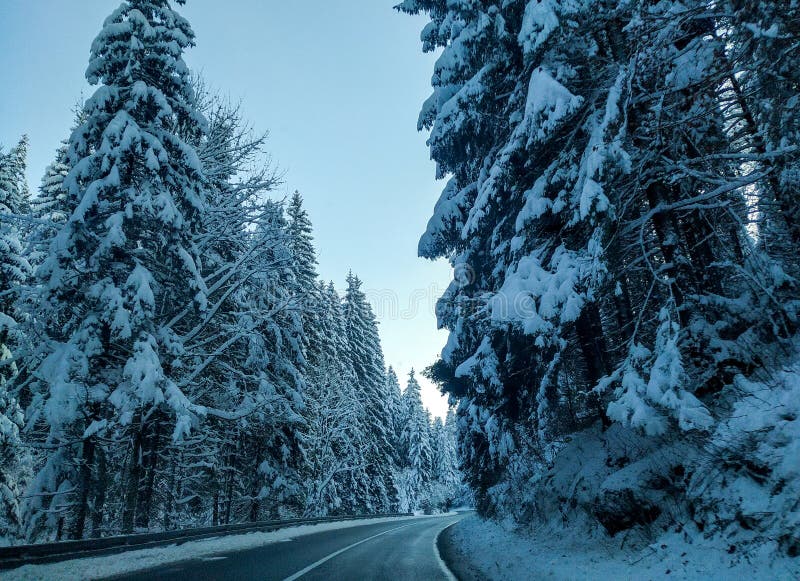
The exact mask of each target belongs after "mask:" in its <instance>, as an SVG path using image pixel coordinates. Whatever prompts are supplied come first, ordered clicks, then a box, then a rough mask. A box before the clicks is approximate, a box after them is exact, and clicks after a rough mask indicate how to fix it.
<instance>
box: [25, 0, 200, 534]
mask: <svg viewBox="0 0 800 581" xmlns="http://www.w3.org/2000/svg"><path fill="white" fill-rule="evenodd" d="M193 39H194V34H193V32H192V30H191V28H190V27H189V25H188V23H187V22H186V21H185V20H184V19H183V18H181V17H180V16H179V15H178V14H177V13H176V12H175V11H174V10H173V9H172V8H171V7H170V5H169V3H168V2H167V0H131V1H129V2H124V3H123V4H122V5H121V6H120V7H119V8H118V9H117V10H116V11H114V13H112V15H111V16H110V17H109V18H108V19H107V20H106V22H105V23H104V27H103V29H102V31H101V32H100V34H99V35H98V36H97V38H96V39H95V41H94V43H93V44H92V50H91V60H90V63H89V67H88V69H87V74H86V76H87V79H88V80H89V82H90V83H93V84H97V83H102V87H101V88H99V89H98V90H97V91H96V92H95V94H94V95H93V96H92V97H91V98H90V99H89V100H88V101H87V103H86V106H85V116H86V119H85V122H84V123H83V124H82V125H80V126H79V127H77V128H76V129H75V130H74V131H73V133H72V135H71V137H70V140H69V150H68V153H67V163H68V165H69V173H68V175H67V177H66V180H65V183H64V187H65V188H66V190H67V195H68V198H69V200H70V206H71V207H73V208H74V209H73V211H72V213H71V215H70V217H69V219H68V220H67V222H66V223H65V224H64V226H63V227H62V228H61V229H60V231H59V233H58V235H57V236H56V238H55V239H54V241H53V242H52V244H51V247H50V253H49V256H48V258H47V260H46V261H45V262H44V264H43V266H42V268H41V269H40V283H41V288H42V296H41V299H40V303H39V309H40V310H39V313H37V314H38V315H39V316H40V318H41V319H42V320H46V321H49V322H50V323H49V324H48V326H47V329H46V333H47V335H48V337H49V341H48V342H47V343H46V344H45V345H44V348H45V350H46V351H47V355H46V358H45V360H44V362H43V363H42V364H41V365H40V367H39V369H38V371H37V373H36V377H37V379H38V384H36V385H34V389H35V391H36V393H37V394H38V395H37V396H36V397H35V401H36V402H37V404H36V406H37V409H36V411H35V412H34V413H35V415H36V416H37V417H42V418H45V417H46V418H47V420H48V424H49V426H48V427H49V434H48V436H47V441H48V443H49V444H50V445H53V446H60V447H62V449H63V450H64V456H66V458H64V457H62V455H54V456H52V457H51V458H49V459H48V462H47V464H46V465H45V466H44V467H43V468H42V471H41V473H40V476H39V477H38V479H37V482H36V484H37V486H36V487H35V488H34V490H33V491H32V492H33V496H32V497H31V498H32V500H31V501H30V502H29V503H28V514H27V518H28V522H29V526H31V527H32V528H31V529H29V530H30V532H31V534H36V531H35V530H34V529H35V528H36V527H35V521H37V519H38V513H39V512H41V510H42V509H43V508H44V504H43V503H46V502H47V500H46V499H47V498H48V495H51V494H54V493H56V492H57V491H58V490H62V489H63V487H64V484H65V483H66V482H67V481H70V482H71V484H72V488H73V492H72V493H71V494H70V506H69V510H64V511H63V515H62V516H63V517H66V519H67V523H68V527H69V530H68V534H69V536H70V537H71V538H81V537H83V536H84V533H85V529H86V523H87V517H88V516H89V511H90V510H92V511H95V512H96V511H102V510H103V507H102V506H100V502H99V499H101V498H102V497H103V494H102V493H101V492H100V491H99V490H98V489H97V486H96V484H97V482H98V465H97V461H98V454H97V447H98V445H99V440H98V435H99V434H103V433H107V431H108V430H110V429H113V430H120V432H121V433H123V434H125V438H126V439H127V441H128V445H129V457H128V458H129V459H128V461H127V462H126V464H127V473H126V474H125V475H124V477H123V481H124V482H123V484H122V486H123V489H124V493H123V496H124V502H123V508H122V517H121V518H122V529H123V530H124V531H128V532H129V531H131V530H132V529H133V526H134V516H135V512H136V501H137V496H138V486H139V480H140V476H141V471H142V465H141V454H140V452H141V449H142V437H143V434H144V433H145V431H146V430H147V423H148V421H149V419H150V418H152V417H153V414H154V412H156V411H160V410H163V411H164V413H166V414H167V415H169V416H170V417H171V418H172V425H173V429H172V437H173V438H175V439H176V440H179V439H180V438H182V437H184V436H186V435H188V434H189V432H190V430H191V427H192V426H193V425H195V424H196V421H197V420H196V418H197V410H195V409H194V408H193V404H192V402H190V401H189V400H188V399H187V398H186V396H185V395H184V393H183V392H182V391H181V390H180V389H179V388H178V385H177V381H176V379H177V378H176V376H175V362H176V361H177V359H178V358H179V357H180V355H181V350H182V347H181V343H182V341H181V337H180V336H179V334H178V332H176V329H174V328H171V327H170V326H169V324H168V323H169V317H168V316H165V314H166V313H168V312H169V310H170V308H171V307H172V306H173V305H174V302H175V301H176V298H178V297H182V296H185V295H186V292H187V290H188V291H189V293H191V295H193V296H194V300H195V302H196V305H197V308H198V309H204V308H205V307H206V297H205V292H206V289H205V285H204V282H203V280H202V278H201V277H200V274H199V265H200V264H201V260H200V256H199V255H198V254H197V251H196V248H195V247H194V246H193V244H192V242H193V235H194V233H195V232H196V231H197V230H198V228H199V226H200V224H201V220H202V215H203V212H204V209H205V207H204V206H205V199H204V190H203V186H204V176H203V173H202V167H201V164H200V161H199V159H198V156H197V152H196V150H195V149H194V148H193V147H191V146H190V145H188V144H187V142H186V141H185V140H184V139H182V138H181V137H180V135H183V136H186V135H191V136H199V135H201V134H202V133H203V131H204V128H205V120H204V119H203V117H202V116H201V115H200V114H199V112H198V111H197V109H196V106H195V102H194V96H193V93H192V91H191V87H190V84H189V78H188V70H187V68H186V65H185V64H184V62H183V60H182V53H183V51H184V50H185V49H186V48H188V47H190V46H192V45H193V42H194V40H193ZM70 456H71V457H70ZM65 464H66V465H65ZM68 465H74V466H77V468H76V470H74V471H73V470H71V469H70V468H69V467H68ZM93 521H95V519H94V518H93Z"/></svg>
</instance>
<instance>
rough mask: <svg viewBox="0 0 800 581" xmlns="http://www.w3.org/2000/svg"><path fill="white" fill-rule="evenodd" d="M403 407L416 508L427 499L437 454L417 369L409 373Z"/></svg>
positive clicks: (405, 444)
mask: <svg viewBox="0 0 800 581" xmlns="http://www.w3.org/2000/svg"><path fill="white" fill-rule="evenodd" d="M403 408H404V410H403V411H404V416H403V419H404V422H405V423H404V426H403V431H402V434H401V442H402V444H401V446H402V449H403V451H404V452H405V454H406V460H407V462H408V468H409V469H410V475H411V479H410V483H411V486H412V494H413V498H414V499H415V500H416V502H415V504H414V506H413V507H412V508H414V509H416V508H418V507H419V505H420V502H421V501H422V500H424V498H425V495H426V493H427V490H426V489H427V487H428V484H429V483H430V482H431V480H433V468H434V465H433V460H434V458H433V452H432V450H431V437H430V422H429V417H428V412H427V410H426V409H425V408H424V407H423V406H422V398H421V395H420V385H419V382H418V381H417V378H416V377H415V375H414V370H413V369H412V370H411V372H410V373H409V374H408V383H407V384H406V389H405V391H403Z"/></svg>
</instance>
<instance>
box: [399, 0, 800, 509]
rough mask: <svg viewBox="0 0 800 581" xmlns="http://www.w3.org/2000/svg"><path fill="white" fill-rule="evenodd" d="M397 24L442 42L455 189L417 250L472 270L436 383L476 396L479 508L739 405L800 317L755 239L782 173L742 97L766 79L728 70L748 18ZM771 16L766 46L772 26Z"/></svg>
mask: <svg viewBox="0 0 800 581" xmlns="http://www.w3.org/2000/svg"><path fill="white" fill-rule="evenodd" d="M728 4H730V3H728ZM738 4H741V3H738ZM398 8H399V9H401V10H403V11H406V12H410V13H421V12H425V13H427V14H428V15H429V16H430V18H431V22H430V23H429V24H428V25H427V26H426V27H425V29H424V31H423V35H422V36H423V48H424V50H427V51H432V50H435V49H436V48H437V47H440V48H441V49H442V50H443V53H442V56H441V57H440V58H439V59H438V61H437V64H436V67H435V71H434V76H433V85H434V93H433V95H432V96H431V98H430V99H429V100H428V101H427V102H426V104H425V105H424V107H423V111H422V114H421V117H420V128H424V129H429V130H430V131H431V134H430V139H429V144H430V148H431V155H432V157H433V158H434V159H435V160H436V162H437V167H438V174H439V176H440V177H445V176H448V177H449V181H448V184H447V186H446V187H445V189H444V191H443V193H442V196H441V198H440V200H439V202H438V203H437V205H436V208H435V209H434V215H433V217H432V218H431V220H430V222H429V224H428V229H427V231H426V233H425V234H424V235H423V237H422V239H421V241H420V248H419V251H420V255H421V256H424V257H428V258H437V257H448V258H450V259H451V261H452V263H453V266H454V269H455V273H456V277H455V280H454V281H453V283H452V284H451V286H450V288H449V289H448V291H447V292H446V293H445V295H444V296H443V298H442V300H441V301H440V302H439V307H438V314H439V321H440V325H442V326H444V327H446V328H448V329H449V330H450V331H451V334H450V338H449V340H448V343H447V345H446V347H445V349H444V351H443V357H442V361H440V362H439V363H437V364H436V365H434V367H433V368H432V375H433V377H434V378H435V379H436V380H437V381H438V382H440V383H442V384H443V385H444V386H445V388H446V390H447V391H448V392H449V393H451V394H452V395H454V396H456V397H457V398H459V400H460V404H459V409H458V414H459V426H460V429H461V437H460V442H461V450H462V452H463V456H464V461H465V466H466V469H467V477H468V479H469V481H470V483H471V484H472V486H473V487H474V488H475V490H476V492H477V501H478V506H479V508H480V509H481V510H483V511H484V512H487V513H492V512H494V511H498V512H501V513H502V512H503V511H509V512H512V511H514V510H515V506H514V503H515V502H516V499H517V496H515V495H514V494H513V493H512V494H508V495H506V494H504V491H513V490H516V489H518V488H519V487H520V486H522V483H524V482H526V481H527V480H528V478H529V477H531V476H533V474H529V473H526V471H536V470H542V469H546V468H547V467H548V465H549V462H550V461H551V460H552V458H553V457H554V453H556V452H557V451H558V449H559V447H560V446H561V444H560V443H559V441H558V436H559V435H560V434H564V433H571V432H576V431H578V430H581V429H583V428H585V427H588V426H590V425H592V424H593V423H595V421H597V420H599V421H602V425H603V426H608V421H609V419H614V420H618V421H619V422H621V423H623V424H625V425H626V426H630V427H634V428H636V429H637V430H642V431H644V432H646V433H648V434H651V435H658V436H659V437H661V438H666V440H669V439H670V438H677V439H680V437H681V434H683V433H685V432H686V431H692V432H694V434H696V435H701V434H703V433H704V432H705V431H706V430H708V429H710V428H711V427H712V426H713V425H714V422H715V417H714V413H715V411H724V409H725V408H724V406H723V407H721V408H719V409H718V410H715V409H714V406H716V405H717V403H718V401H719V397H720V392H721V391H723V389H724V387H725V386H726V385H728V384H729V383H730V381H731V379H732V378H733V377H734V375H736V374H738V373H751V372H752V371H753V370H755V369H757V368H759V367H760V366H761V365H763V364H764V363H765V361H764V360H763V359H760V357H759V356H755V357H754V354H756V353H762V354H763V353H771V352H773V351H774V350H772V349H770V345H771V344H772V343H774V342H776V340H777V341H780V340H781V337H788V336H789V335H790V334H791V332H792V329H793V328H794V320H795V318H796V316H795V314H794V313H795V312H796V311H795V309H796V304H795V302H794V297H796V292H794V291H793V290H792V283H791V280H790V279H789V278H788V277H787V276H785V274H784V271H783V270H782V269H781V267H780V265H778V264H776V262H775V261H773V260H771V257H770V256H769V253H765V252H763V251H762V250H760V249H758V248H755V247H754V245H753V244H752V239H751V232H750V231H748V226H747V221H748V219H749V216H750V214H751V211H750V210H751V209H752V208H753V206H752V204H751V205H750V206H749V207H748V203H747V197H750V196H751V194H752V192H753V191H757V190H759V189H761V188H763V187H765V186H767V185H768V181H769V179H770V174H772V173H774V172H773V171H772V170H770V169H769V165H768V164H764V163H763V162H765V161H766V159H768V158H769V157H770V156H771V155H772V154H771V153H769V152H767V150H766V149H763V148H762V152H759V151H758V149H757V140H756V139H755V136H756V135H758V134H759V133H762V129H761V128H758V127H757V126H756V129H755V130H752V131H749V136H748V131H747V128H746V127H745V125H747V119H746V117H747V115H746V107H744V106H743V103H742V102H740V101H741V98H740V97H741V96H745V95H749V94H750V93H749V92H748V91H744V92H743V93H741V95H739V96H737V90H736V88H735V85H736V81H740V80H743V79H746V78H747V74H740V71H743V70H757V69H758V68H760V67H759V66H744V67H742V66H738V65H737V64H733V65H731V63H732V62H733V63H737V62H740V61H741V60H742V59H741V58H734V59H729V58H726V55H727V54H730V50H731V47H733V48H734V49H735V48H736V43H735V42H733V43H732V42H731V38H733V37H732V36H731V34H734V33H732V32H731V31H732V30H733V31H738V33H739V34H742V33H743V32H744V31H746V30H747V31H750V33H751V34H752V33H753V30H754V28H753V26H752V22H751V21H750V20H749V18H750V17H747V18H748V19H747V20H743V21H742V22H740V23H738V25H733V26H729V21H728V20H727V19H728V18H729V17H728V16H727V15H726V11H724V10H723V11H719V10H716V8H717V3H708V2H703V1H702V0H698V1H696V2H683V1H682V2H677V1H676V2H671V1H665V2H658V3H655V4H653V3H628V2H614V1H611V2H604V1H601V2H555V1H552V2H549V1H547V2H546V1H542V2H538V1H534V0H516V1H515V0H511V1H504V2H499V1H498V2H485V3H474V2H443V1H439V0H406V1H405V2H403V3H402V4H401V5H400V6H399V7H398ZM769 10H771V8H767V11H769ZM721 14H722V15H721ZM773 16H774V15H773ZM753 18H754V19H755V20H757V21H759V22H761V24H756V25H755V30H756V31H757V33H758V34H756V36H758V37H759V42H760V43H762V44H764V45H768V44H769V43H770V42H772V41H771V40H769V39H770V38H771V36H772V35H763V34H761V32H760V31H764V30H767V29H768V28H769V27H770V26H771V23H772V22H774V21H775V19H774V18H772V17H770V18H765V17H763V15H762V16H758V15H756V16H754V17H753ZM737 26H738V28H737ZM777 26H778V27H780V26H782V23H780V22H779V23H778V25H777ZM787 30H788V28H787ZM734 36H735V34H734ZM762 37H764V38H762ZM790 37H791V35H789V36H788V37H787V41H788V42H789V43H791V39H790ZM765 50H766V49H765ZM746 52H747V54H748V57H747V58H750V55H752V54H756V53H757V52H758V51H746ZM740 56H741V55H740ZM773 56H775V54H773ZM761 62H762V64H763V65H764V66H766V61H761ZM781 62H783V65H786V64H787V62H786V61H781ZM756 77H757V74H756V75H753V76H751V77H750V78H751V79H755V78H756ZM787 78H788V77H787ZM781 82H783V81H781ZM778 84H780V83H778ZM754 86H757V82H756V84H755V85H754ZM790 86H791V82H789V83H788V84H787V83H784V84H783V91H784V93H783V95H784V97H788V96H789V94H790V93H791V89H788V88H789V87H790ZM783 102H786V103H787V106H788V109H791V107H793V106H794V105H793V101H792V100H791V98H790V99H789V100H788V101H786V100H784V101H783ZM745 104H746V103H745ZM762 104H763V103H762ZM766 109H769V105H768V104H767V107H766V108H765V110H766ZM770 110H771V111H776V109H775V108H774V107H773V108H771V109H770ZM781 114H784V113H781ZM773 127H777V124H774V125H773ZM775 134H776V135H777V131H776V132H775ZM791 151H793V150H791V149H789V150H780V149H778V150H777V151H776V152H775V153H776V154H777V156H778V157H780V158H782V159H783V160H784V161H786V162H789V163H790V164H791V161H792V157H791V155H789V154H790V152H791ZM753 162H757V163H761V164H762V168H760V169H755V171H754V164H753ZM764 167H767V168H768V171H767V172H764V171H761V170H763V168H764ZM787 175H788V176H789V177H791V175H793V174H792V173H791V172H789V173H788V174H787ZM753 188H755V190H753ZM772 189H773V191H777V188H772ZM779 206H780V204H778V205H777V207H779ZM772 207H773V208H775V207H776V205H775V204H773V205H772ZM781 212H784V211H783V210H779V212H778V213H781ZM784 221H785V220H784ZM784 230H785V228H784ZM784 254H786V253H784ZM759 289H761V290H759ZM779 290H780V291H781V292H777V291H779ZM783 297H789V298H790V299H791V300H788V301H787V300H783ZM612 386H613V388H614V389H613V390H611V389H609V388H610V387H612ZM609 404H610V405H609ZM607 406H608V407H607ZM606 411H607V413H608V416H610V418H609V417H606ZM512 464H513V467H512ZM511 468H513V474H512V471H511V470H510V469H511ZM512 478H516V479H517V480H514V481H513V482H512V481H511V479H512ZM498 484H502V486H496V485H498ZM515 487H516V488H515ZM490 490H494V491H495V492H489V491H490ZM502 498H505V500H501V499H502ZM496 502H499V503H500V504H501V505H498V504H496ZM503 502H506V503H508V504H506V505H505V506H502V503H503ZM531 502H536V501H535V499H532V500H531ZM600 504H602V502H601V503H600ZM598 506H599V505H598Z"/></svg>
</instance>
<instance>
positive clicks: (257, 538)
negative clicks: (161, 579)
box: [0, 517, 412, 581]
mask: <svg viewBox="0 0 800 581" xmlns="http://www.w3.org/2000/svg"><path fill="white" fill-rule="evenodd" d="M409 518H412V517H389V518H371V519H362V520H350V521H339V522H332V523H322V524H317V525H303V526H297V527H289V528H285V529H281V530H278V531H272V532H268V533H247V534H243V535H231V536H228V537H214V538H210V539H204V540H201V541H190V542H188V543H185V544H183V545H179V546H177V545H169V546H166V547H158V548H153V549H142V550H138V551H129V552H126V553H121V554H117V555H106V556H102V557H90V558H86V559H73V560H71V561H64V562H61V563H49V564H44V565H25V566H24V567H20V568H18V569H14V570H11V571H3V572H2V574H0V577H2V579H3V581H22V580H25V581H29V580H33V579H37V580H38V579H58V580H59V581H68V580H72V579H75V580H79V579H80V580H82V579H100V578H103V577H110V576H112V575H119V574H121V573H130V572H133V571H142V570H144V569H150V568H152V567H157V566H159V565H164V564H167V563H176V562H179V561H185V560H188V559H202V558H206V557H208V558H213V556H214V555H216V554H219V553H224V552H227V551H237V550H245V549H252V548H255V547H260V546H263V545H266V544H269V543H280V542H286V541H290V540H291V539H294V538H296V537H301V536H303V535H310V534H312V533H320V532H323V531H330V530H335V529H343V528H348V527H351V526H354V525H362V524H363V525H367V524H377V523H382V522H390V521H398V520H407V519H409Z"/></svg>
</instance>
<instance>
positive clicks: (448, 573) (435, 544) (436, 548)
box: [433, 519, 461, 581]
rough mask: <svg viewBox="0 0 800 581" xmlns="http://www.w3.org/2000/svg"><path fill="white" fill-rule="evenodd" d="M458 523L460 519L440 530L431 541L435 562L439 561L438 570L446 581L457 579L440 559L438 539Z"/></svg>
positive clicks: (455, 580)
mask: <svg viewBox="0 0 800 581" xmlns="http://www.w3.org/2000/svg"><path fill="white" fill-rule="evenodd" d="M459 522H461V520H460V519H459V520H457V521H456V522H454V523H450V524H449V525H447V526H446V527H444V528H443V529H442V530H440V531H439V533H438V534H437V535H436V538H435V539H433V548H434V551H435V553H436V560H437V561H439V568H440V569H441V570H442V571H443V572H444V574H445V575H446V576H447V579H448V581H458V577H456V575H455V573H453V571H452V569H450V567H448V566H447V563H446V562H445V560H444V559H443V558H442V552H441V551H440V550H439V537H441V536H442V533H444V531H446V530H447V529H449V528H450V527H454V526H456V525H457V524H458V523H459Z"/></svg>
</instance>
